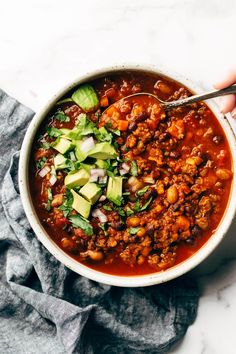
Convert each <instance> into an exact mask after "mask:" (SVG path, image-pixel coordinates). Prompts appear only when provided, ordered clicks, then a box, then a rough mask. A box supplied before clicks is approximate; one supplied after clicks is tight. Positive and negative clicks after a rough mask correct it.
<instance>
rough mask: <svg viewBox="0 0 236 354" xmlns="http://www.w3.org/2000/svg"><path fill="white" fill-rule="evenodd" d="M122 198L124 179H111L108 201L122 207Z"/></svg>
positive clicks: (108, 187)
mask: <svg viewBox="0 0 236 354" xmlns="http://www.w3.org/2000/svg"><path fill="white" fill-rule="evenodd" d="M121 198H122V177H109V180H108V185H107V199H109V200H110V201H111V202H113V203H114V204H116V205H118V206H120V205H121Z"/></svg>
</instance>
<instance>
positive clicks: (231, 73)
mask: <svg viewBox="0 0 236 354" xmlns="http://www.w3.org/2000/svg"><path fill="white" fill-rule="evenodd" d="M222 78H223V79H222ZM235 82H236V68H235V67H234V68H231V69H229V70H227V72H226V73H225V74H221V75H220V78H218V79H217V80H216V81H215V83H214V84H213V87H214V88H215V89H216V90H220V89H222V88H225V87H227V86H230V85H232V84H234V83H235Z"/></svg>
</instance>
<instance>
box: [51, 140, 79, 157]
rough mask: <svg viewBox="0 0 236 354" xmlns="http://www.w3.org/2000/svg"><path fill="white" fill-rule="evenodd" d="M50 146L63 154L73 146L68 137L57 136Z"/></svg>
mask: <svg viewBox="0 0 236 354" xmlns="http://www.w3.org/2000/svg"><path fill="white" fill-rule="evenodd" d="M52 147H53V148H54V149H55V150H57V151H59V152H60V153H61V154H65V153H66V152H67V151H69V150H71V149H73V148H74V144H72V143H71V141H70V140H68V139H65V138H62V137H59V138H57V139H56V141H55V142H54V143H52Z"/></svg>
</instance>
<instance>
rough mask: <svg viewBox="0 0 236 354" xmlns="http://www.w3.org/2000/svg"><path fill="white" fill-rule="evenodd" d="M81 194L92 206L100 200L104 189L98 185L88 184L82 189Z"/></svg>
mask: <svg viewBox="0 0 236 354" xmlns="http://www.w3.org/2000/svg"><path fill="white" fill-rule="evenodd" d="M79 193H80V194H81V195H82V196H83V197H84V198H85V199H87V200H88V201H89V202H90V203H91V204H94V203H96V201H97V200H98V199H99V198H100V196H101V194H102V189H101V188H100V187H99V186H98V185H97V184H96V183H92V182H88V183H86V184H85V185H84V186H83V187H82V188H81V189H80V191H79Z"/></svg>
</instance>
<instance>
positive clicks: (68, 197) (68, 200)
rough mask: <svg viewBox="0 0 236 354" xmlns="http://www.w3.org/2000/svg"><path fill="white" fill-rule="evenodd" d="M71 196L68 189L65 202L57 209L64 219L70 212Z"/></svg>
mask: <svg viewBox="0 0 236 354" xmlns="http://www.w3.org/2000/svg"><path fill="white" fill-rule="evenodd" d="M72 203H73V195H72V193H71V191H70V190H69V189H67V190H66V197H65V201H64V203H63V204H62V205H60V206H59V207H58V209H59V210H61V211H63V214H64V217H65V218H66V217H67V216H68V215H69V214H70V212H71V211H72Z"/></svg>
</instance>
